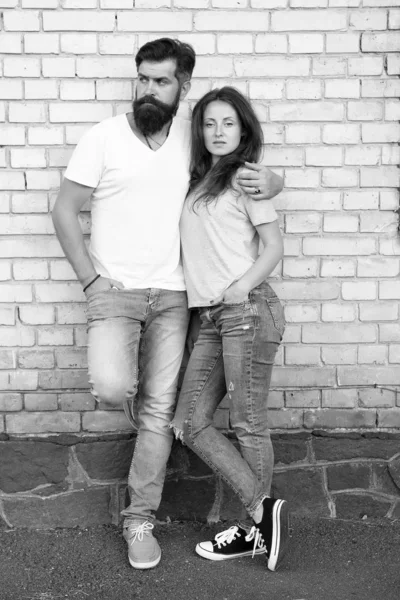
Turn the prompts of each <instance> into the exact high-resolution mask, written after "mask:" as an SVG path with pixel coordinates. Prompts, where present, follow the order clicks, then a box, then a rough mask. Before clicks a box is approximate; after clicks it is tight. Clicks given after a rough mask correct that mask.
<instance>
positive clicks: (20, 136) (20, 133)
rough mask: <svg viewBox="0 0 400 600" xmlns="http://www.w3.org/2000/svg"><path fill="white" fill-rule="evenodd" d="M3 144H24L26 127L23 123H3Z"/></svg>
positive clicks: (1, 131) (0, 134)
mask: <svg viewBox="0 0 400 600" xmlns="http://www.w3.org/2000/svg"><path fill="white" fill-rule="evenodd" d="M0 145H1V146H24V145H25V127H24V126H23V125H7V124H5V125H2V126H1V129H0Z"/></svg>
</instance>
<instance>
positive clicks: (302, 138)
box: [285, 123, 321, 150]
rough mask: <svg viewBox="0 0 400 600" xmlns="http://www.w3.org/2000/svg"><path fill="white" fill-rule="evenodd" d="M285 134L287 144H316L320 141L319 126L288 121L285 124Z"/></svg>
mask: <svg viewBox="0 0 400 600" xmlns="http://www.w3.org/2000/svg"><path fill="white" fill-rule="evenodd" d="M285 136H286V143H287V144H318V143H320V142H321V126H320V125H313V124H308V123H307V124H295V123H288V124H286V125H285ZM306 150H307V149H306Z"/></svg>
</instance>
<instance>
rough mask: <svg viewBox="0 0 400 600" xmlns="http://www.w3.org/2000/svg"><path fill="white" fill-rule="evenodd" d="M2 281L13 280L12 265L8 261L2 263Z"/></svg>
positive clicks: (0, 277)
mask: <svg viewBox="0 0 400 600" xmlns="http://www.w3.org/2000/svg"><path fill="white" fill-rule="evenodd" d="M0 279H1V280H2V281H7V280H9V279H11V265H10V264H9V263H8V262H6V261H1V262H0Z"/></svg>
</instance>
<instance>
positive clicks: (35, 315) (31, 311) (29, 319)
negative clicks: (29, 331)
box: [18, 304, 54, 325]
mask: <svg viewBox="0 0 400 600" xmlns="http://www.w3.org/2000/svg"><path fill="white" fill-rule="evenodd" d="M18 310H19V318H20V320H21V323H24V324H25V325H50V324H51V323H54V308H53V307H52V306H43V305H34V304H32V305H31V306H20V307H19V309H18Z"/></svg>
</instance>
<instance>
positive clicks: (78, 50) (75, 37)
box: [60, 33, 97, 54]
mask: <svg viewBox="0 0 400 600" xmlns="http://www.w3.org/2000/svg"><path fill="white" fill-rule="evenodd" d="M60 43H61V52H68V53H69V54H96V52H97V37H96V35H95V34H94V33H80V34H79V33H63V34H61V36H60Z"/></svg>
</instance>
